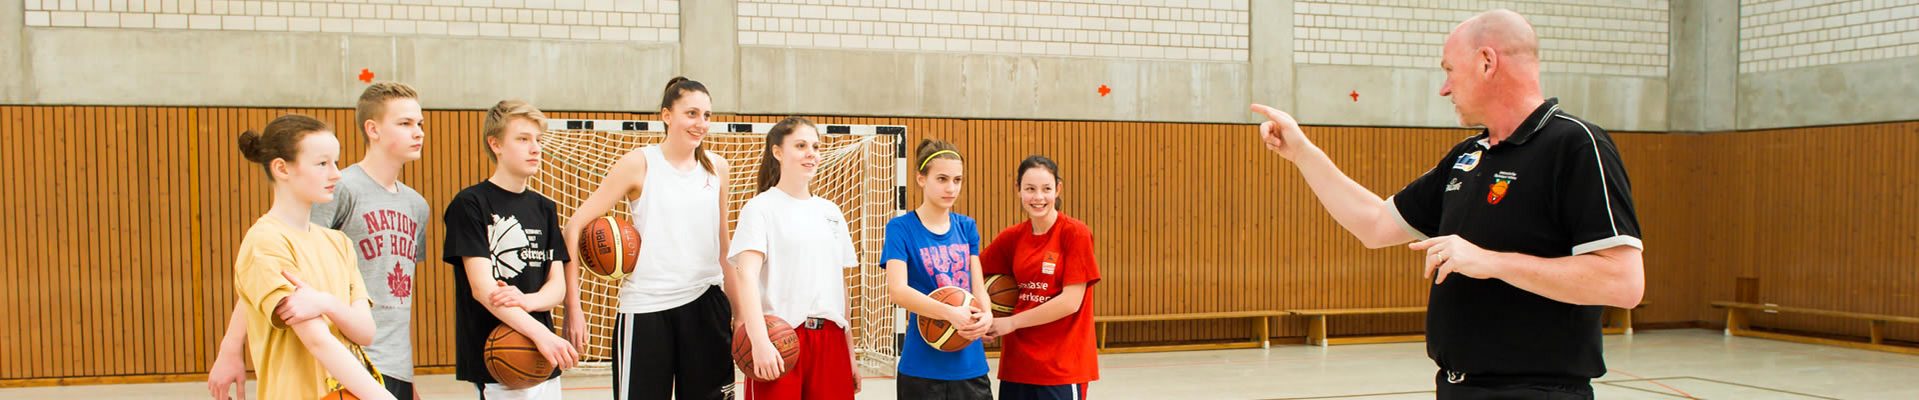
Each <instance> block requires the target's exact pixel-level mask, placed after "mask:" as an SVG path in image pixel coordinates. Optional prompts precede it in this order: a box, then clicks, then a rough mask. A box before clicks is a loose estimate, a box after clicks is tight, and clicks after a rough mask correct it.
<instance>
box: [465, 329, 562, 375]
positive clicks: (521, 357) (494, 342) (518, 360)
mask: <svg viewBox="0 0 1919 400" xmlns="http://www.w3.org/2000/svg"><path fill="white" fill-rule="evenodd" d="M481 359H484V360H486V372H488V373H491V374H493V380H495V381H499V383H500V386H505V387H506V388H507V389H515V390H518V389H525V388H530V387H533V385H538V384H540V382H546V379H547V378H549V377H552V376H553V364H552V363H549V362H546V357H545V356H542V355H540V348H539V347H537V346H534V345H533V339H531V338H528V337H526V335H522V334H520V331H516V330H513V328H512V327H509V326H506V325H500V326H499V327H495V328H493V333H492V334H490V335H487V336H486V353H485V356H483V357H481Z"/></svg>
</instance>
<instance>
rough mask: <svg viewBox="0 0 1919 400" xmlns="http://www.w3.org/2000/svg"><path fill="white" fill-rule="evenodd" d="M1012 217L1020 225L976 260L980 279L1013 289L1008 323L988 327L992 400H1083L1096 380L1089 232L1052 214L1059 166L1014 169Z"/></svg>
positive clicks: (1035, 161)
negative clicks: (1016, 209) (995, 394)
mask: <svg viewBox="0 0 1919 400" xmlns="http://www.w3.org/2000/svg"><path fill="white" fill-rule="evenodd" d="M1017 179H1019V181H1018V182H1017V184H1018V188H1019V199H1020V203H1019V204H1020V210H1022V211H1025V212H1026V217H1027V218H1026V221H1023V222H1020V223H1018V224H1015V225H1013V226H1012V227H1009V228H1006V230H1003V231H1000V233H999V236H996V237H994V238H993V242H992V243H991V244H989V245H988V246H987V247H986V250H985V251H983V252H981V255H980V262H981V267H982V269H983V270H984V272H985V273H986V274H1008V275H1011V276H1012V277H1013V281H1014V282H1017V283H1018V284H1019V303H1018V304H1017V305H1015V306H1014V307H1013V316H1011V317H1006V318H998V319H994V320H993V329H992V331H991V333H990V334H991V335H992V336H995V337H999V338H1000V346H1001V347H1000V363H999V365H1000V370H999V379H1000V389H999V393H1000V397H999V398H1000V400H1024V399H1083V398H1085V397H1086V384H1087V383H1088V382H1092V381H1095V380H1099V353H1098V350H1097V349H1096V348H1094V342H1093V284H1094V283H1098V282H1099V264H1098V262H1096V261H1094V260H1093V231H1092V229H1091V228H1087V227H1086V224H1085V223H1083V222H1080V221H1079V220H1077V219H1073V217H1069V216H1066V214H1064V213H1061V212H1060V211H1059V208H1058V207H1057V203H1058V201H1059V193H1060V190H1061V187H1062V185H1061V184H1062V180H1061V179H1060V175H1059V164H1056V163H1054V162H1053V160H1051V159H1048V158H1046V157H1045V156H1037V155H1035V156H1030V157H1027V158H1026V160H1024V161H1020V164H1019V174H1018V176H1017Z"/></svg>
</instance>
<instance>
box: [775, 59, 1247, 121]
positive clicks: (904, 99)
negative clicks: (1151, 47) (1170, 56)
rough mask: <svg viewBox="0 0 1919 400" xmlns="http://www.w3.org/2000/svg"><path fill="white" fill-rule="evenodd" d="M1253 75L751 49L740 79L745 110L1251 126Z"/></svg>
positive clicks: (1200, 66) (1188, 66) (1140, 65)
mask: <svg viewBox="0 0 1919 400" xmlns="http://www.w3.org/2000/svg"><path fill="white" fill-rule="evenodd" d="M1250 72H1251V71H1250V69H1249V67H1248V66H1247V64H1245V63H1228V62H1189V61H1154V60H1132V59H1100V58H1073V57H1037V56H1015V55H997V54H959V53H918V52H913V53H908V52H880V51H864V50H863V51H849V50H826V49H801V48H784V47H761V46H745V47H741V48H740V79H741V84H742V87H746V88H751V89H750V90H751V92H750V93H744V94H743V95H742V96H741V98H740V101H741V103H740V112H742V113H748V114H806V115H820V114H827V115H884V116H914V117H957V118H1024V119H1084V120H1117V121H1178V122H1231V123H1244V122H1247V121H1249V116H1248V115H1247V113H1246V110H1245V108H1246V103H1247V102H1248V101H1249V99H1248V89H1247V87H1246V85H1245V82H1247V79H1248V74H1249V73H1250ZM1102 85H1104V86H1106V87H1107V88H1108V89H1109V90H1110V92H1108V94H1107V95H1105V96H1102V95H1100V93H1099V88H1100V86H1102Z"/></svg>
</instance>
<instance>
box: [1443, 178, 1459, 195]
mask: <svg viewBox="0 0 1919 400" xmlns="http://www.w3.org/2000/svg"><path fill="white" fill-rule="evenodd" d="M1455 190H1459V178H1453V181H1452V182H1446V191H1448V192H1451V191H1455Z"/></svg>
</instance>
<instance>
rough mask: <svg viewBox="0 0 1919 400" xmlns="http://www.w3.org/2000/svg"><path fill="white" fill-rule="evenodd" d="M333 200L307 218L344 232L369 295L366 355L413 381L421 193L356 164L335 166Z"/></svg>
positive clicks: (427, 212) (425, 215)
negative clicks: (386, 183) (388, 184)
mask: <svg viewBox="0 0 1919 400" xmlns="http://www.w3.org/2000/svg"><path fill="white" fill-rule="evenodd" d="M338 185H339V186H338V188H337V189H336V190H335V191H334V193H333V201H332V202H328V203H322V204H315V205H314V206H313V217H312V218H313V223H315V224H319V225H322V226H325V227H328V228H332V229H338V230H340V231H342V232H345V233H346V237H347V239H348V240H351V241H353V253H354V256H355V257H354V260H355V261H358V262H359V264H360V265H359V266H360V276H361V277H362V278H363V279H366V288H367V295H368V297H371V298H372V299H373V324H374V326H375V329H374V336H373V344H371V345H368V346H366V347H365V349H366V355H367V358H370V359H372V360H373V366H374V367H377V368H379V369H380V373H382V374H385V375H387V376H390V377H394V378H399V379H400V380H404V381H408V382H411V381H413V338H412V325H413V324H412V322H413V293H414V292H416V290H414V289H415V288H414V287H413V271H414V264H416V263H419V262H420V261H421V260H425V259H426V227H427V226H426V222H427V221H431V220H432V218H431V217H432V215H431V213H432V211H431V209H429V208H427V205H426V198H424V197H420V193H418V192H414V191H413V188H411V187H407V186H406V184H404V183H400V182H398V181H395V182H394V186H395V188H396V189H398V190H396V191H391V192H389V191H387V189H386V188H385V187H382V186H380V184H379V183H377V182H375V181H374V180H373V177H372V176H368V175H367V174H366V171H365V170H362V169H360V166H359V165H354V166H351V167H347V169H346V170H344V171H340V183H339V184H338Z"/></svg>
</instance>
